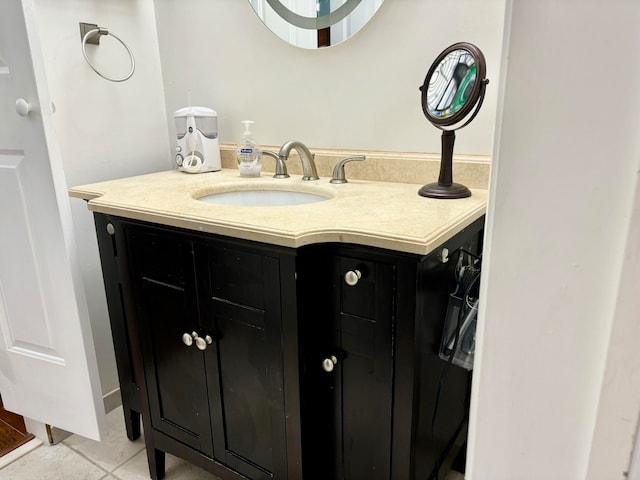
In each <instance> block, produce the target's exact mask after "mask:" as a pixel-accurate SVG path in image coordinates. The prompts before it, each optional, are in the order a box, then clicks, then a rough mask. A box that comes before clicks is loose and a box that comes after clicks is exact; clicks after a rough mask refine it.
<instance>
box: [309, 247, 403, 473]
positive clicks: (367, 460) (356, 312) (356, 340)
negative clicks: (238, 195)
mask: <svg viewBox="0 0 640 480" xmlns="http://www.w3.org/2000/svg"><path fill="white" fill-rule="evenodd" d="M329 266H330V267H329V268H330V272H329V276H328V277H327V278H326V280H325V281H326V283H327V284H328V287H330V288H329V289H327V286H325V287H324V288H325V290H319V289H318V288H316V289H315V291H316V293H318V294H319V295H316V296H315V298H316V301H323V300H324V301H325V302H326V303H329V304H330V307H329V308H328V309H324V313H321V314H319V315H316V313H315V312H314V309H318V311H320V312H322V311H323V307H322V305H317V306H311V309H309V310H307V311H306V314H305V315H304V317H303V318H302V319H301V321H302V322H303V323H304V326H303V327H302V328H303V331H304V345H303V347H302V348H303V350H304V359H305V360H304V365H303V368H304V374H303V408H304V410H303V422H304V423H303V439H304V442H305V443H304V448H305V454H304V458H305V460H308V461H309V464H310V465H311V466H310V467H309V468H305V475H308V476H310V478H318V479H320V478H335V479H341V480H342V479H347V480H359V479H365V478H366V479H367V480H383V479H384V480H388V479H389V478H390V465H391V453H390V452H391V417H392V367H393V362H392V330H391V329H392V325H393V298H394V291H393V285H394V266H393V265H391V264H384V263H374V262H370V261H365V260H363V259H360V258H352V257H343V256H336V257H332V259H331V260H330V262H329ZM305 274H307V276H309V274H310V275H311V276H313V277H315V276H317V275H318V271H317V269H314V271H313V272H304V271H303V272H302V275H305ZM358 274H359V276H358ZM345 276H347V278H348V280H349V283H353V284H352V285H349V284H348V283H347V282H346V280H345ZM323 291H324V292H326V293H320V292H323ZM331 292H332V293H331ZM325 295H326V296H325ZM305 301H306V302H307V303H311V302H312V298H307V299H305ZM332 357H333V358H332ZM334 360H335V364H334ZM327 370H329V371H327ZM314 444H315V445H320V447H319V448H317V449H316V447H314Z"/></svg>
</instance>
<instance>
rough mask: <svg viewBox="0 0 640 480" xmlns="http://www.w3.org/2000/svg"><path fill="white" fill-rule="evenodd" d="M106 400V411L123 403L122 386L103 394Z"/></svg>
mask: <svg viewBox="0 0 640 480" xmlns="http://www.w3.org/2000/svg"><path fill="white" fill-rule="evenodd" d="M102 400H103V401H104V412H105V413H109V412H111V411H112V410H115V409H116V408H118V407H119V406H120V405H122V396H121V395H120V387H117V388H114V389H113V390H111V391H110V392H109V393H106V394H104V395H103V396H102Z"/></svg>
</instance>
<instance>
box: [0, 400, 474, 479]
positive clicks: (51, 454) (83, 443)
mask: <svg viewBox="0 0 640 480" xmlns="http://www.w3.org/2000/svg"><path fill="white" fill-rule="evenodd" d="M107 422H108V425H109V435H108V436H107V438H106V439H105V440H103V441H102V442H95V441H93V440H88V439H86V438H84V437H79V436H77V435H72V436H70V437H69V438H67V439H65V440H63V441H62V442H60V443H58V444H57V445H41V446H39V447H37V448H35V449H34V450H32V451H31V452H29V453H27V454H26V455H24V456H22V457H20V458H18V459H16V460H15V461H13V462H12V463H9V464H8V465H7V466H5V467H3V468H2V469H0V478H1V479H2V480H149V467H148V465H147V455H146V453H145V450H144V440H143V439H142V438H139V439H138V440H136V441H135V442H131V441H129V439H128V438H127V435H126V433H125V429H124V420H123V416H122V407H119V408H116V409H115V410H113V411H112V412H110V413H109V414H108V415H107ZM165 479H166V480H217V479H218V477H216V476H214V475H211V474H210V473H208V472H206V471H204V470H202V469H200V468H198V467H195V466H193V465H191V464H189V463H186V462H184V461H183V460H181V459H178V458H176V457H174V456H172V455H168V454H167V459H166V475H165ZM442 480H464V476H463V475H462V474H460V473H457V472H451V473H450V474H449V475H447V476H446V478H444V479H442Z"/></svg>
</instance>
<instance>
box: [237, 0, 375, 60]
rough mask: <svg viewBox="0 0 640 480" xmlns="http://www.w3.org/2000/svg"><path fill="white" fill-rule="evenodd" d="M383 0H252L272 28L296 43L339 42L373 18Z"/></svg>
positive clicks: (305, 45) (307, 45)
mask: <svg viewBox="0 0 640 480" xmlns="http://www.w3.org/2000/svg"><path fill="white" fill-rule="evenodd" d="M382 2H383V0H249V3H250V4H251V6H252V7H253V10H254V11H255V12H256V14H257V15H258V17H260V19H261V20H262V22H263V23H264V24H265V25H266V26H267V27H269V29H270V30H271V31H272V32H273V33H275V34H276V35H277V36H279V37H280V38H282V39H283V40H285V41H286V42H288V43H290V44H291V45H294V46H296V47H301V48H307V49H315V48H322V47H329V46H332V45H337V44H338V43H341V42H343V41H345V40H347V39H348V38H350V37H352V36H353V35H355V34H356V33H357V32H358V31H360V30H361V29H362V27H364V26H365V25H366V23H367V22H368V21H369V20H371V18H372V17H373V15H374V14H375V13H376V12H377V11H378V9H379V8H380V5H382Z"/></svg>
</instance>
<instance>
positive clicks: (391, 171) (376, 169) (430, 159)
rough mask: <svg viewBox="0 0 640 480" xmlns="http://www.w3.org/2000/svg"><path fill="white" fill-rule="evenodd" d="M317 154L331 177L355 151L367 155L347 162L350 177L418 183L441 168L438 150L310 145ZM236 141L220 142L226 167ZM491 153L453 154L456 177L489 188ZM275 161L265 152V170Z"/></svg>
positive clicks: (292, 162)
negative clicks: (370, 148)
mask: <svg viewBox="0 0 640 480" xmlns="http://www.w3.org/2000/svg"><path fill="white" fill-rule="evenodd" d="M262 149H263V150H271V151H272V152H276V153H277V152H278V150H279V149H280V147H279V146H275V147H274V146H265V145H263V146H262ZM310 150H311V152H312V153H314V154H315V163H316V167H317V169H318V175H320V176H321V177H331V175H332V173H333V168H334V167H335V165H336V163H338V162H339V161H340V160H342V159H343V158H346V157H349V156H352V155H365V156H366V157H367V159H366V160H365V161H364V162H351V163H348V164H347V166H346V168H345V171H346V178H347V180H348V179H350V178H352V179H359V180H373V181H382V182H396V183H415V184H419V185H424V184H427V183H431V182H436V181H437V180H438V174H439V172H440V154H439V153H411V152H384V151H367V150H329V149H317V148H310ZM235 151H236V145H234V144H221V145H220V154H221V160H222V167H223V168H237V163H236V159H235ZM490 160H491V159H490V157H489V156H488V155H455V154H454V156H453V181H454V182H457V183H462V184H463V185H466V186H467V187H469V188H473V189H485V190H486V189H487V187H488V185H489V166H490ZM274 168H275V162H274V161H273V159H272V158H270V157H267V156H263V159H262V170H263V171H265V172H273V171H274ZM287 170H288V172H289V174H295V175H301V174H302V163H301V162H300V161H299V160H298V154H297V152H296V151H295V150H294V151H293V152H292V153H291V157H290V158H289V160H287Z"/></svg>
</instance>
